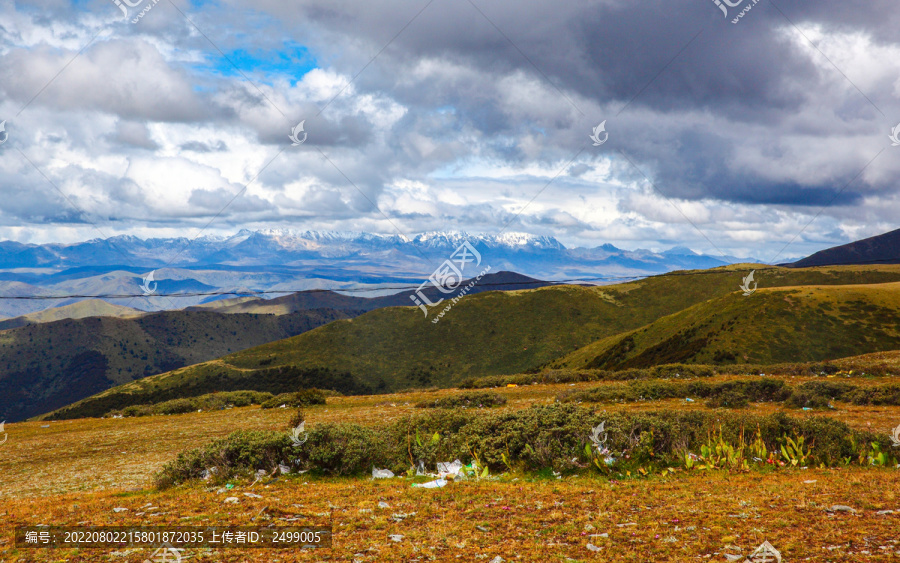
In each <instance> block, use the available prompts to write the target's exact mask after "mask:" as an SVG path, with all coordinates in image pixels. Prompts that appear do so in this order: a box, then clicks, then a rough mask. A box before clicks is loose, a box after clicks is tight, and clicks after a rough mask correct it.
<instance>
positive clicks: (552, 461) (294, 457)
mask: <svg viewBox="0 0 900 563" xmlns="http://www.w3.org/2000/svg"><path fill="white" fill-rule="evenodd" d="M734 392H736V391H735V389H734V388H732V389H730V390H729V392H728V393H734ZM728 393H723V394H720V395H717V396H716V397H717V398H718V399H720V400H721V401H722V402H723V404H727V406H733V402H738V401H740V399H741V398H742V397H736V398H734V399H732V398H731V397H730V396H729V395H728ZM601 422H602V423H604V424H605V432H604V434H605V436H606V439H605V442H604V446H605V448H606V449H607V450H608V452H607V453H605V454H604V455H606V456H608V459H609V460H610V461H609V462H608V463H609V464H610V466H609V467H607V466H606V465H604V464H600V465H595V463H596V459H594V455H595V454H596V453H597V452H596V449H595V448H594V446H593V444H592V443H591V441H590V434H591V428H593V427H595V426H597V425H599V424H600V423H601ZM757 429H758V432H759V440H760V442H761V443H762V444H763V445H764V447H765V448H766V450H767V451H768V452H776V451H779V450H780V447H781V446H782V445H785V444H786V441H787V437H792V438H798V437H803V438H804V441H805V444H808V445H809V446H810V447H811V457H810V459H809V460H808V461H807V463H808V464H809V465H818V464H824V465H826V466H833V465H838V464H840V463H843V462H846V460H848V459H852V460H860V459H862V460H863V461H862V462H861V463H866V461H865V460H866V452H868V451H869V450H868V446H869V445H870V444H871V443H872V442H876V443H878V444H879V445H880V446H879V447H880V449H881V451H891V448H890V443H889V440H888V438H887V436H881V435H874V434H872V433H870V432H864V431H857V430H853V429H851V428H850V427H848V426H847V425H846V424H844V423H842V422H839V421H836V420H833V419H830V418H826V417H810V418H806V419H793V418H789V417H787V416H786V415H785V414H783V413H776V414H774V415H768V416H758V415H752V414H747V413H739V412H722V411H719V412H704V411H689V412H683V411H661V412H640V413H630V412H618V413H613V414H603V415H600V414H595V413H594V412H593V410H592V409H587V408H583V407H580V406H577V405H574V404H571V403H567V404H554V405H549V406H534V407H531V408H527V409H522V410H519V411H512V412H509V411H507V412H491V411H483V412H478V413H472V412H471V411H465V410H462V409H435V410H431V411H426V412H423V413H420V414H415V415H409V416H407V417H404V418H403V419H400V420H398V421H396V422H394V423H392V424H390V425H387V426H384V427H381V428H373V427H369V426H362V425H359V424H319V425H315V426H314V427H313V428H311V429H308V433H307V440H306V442H305V443H304V444H303V445H302V446H300V447H294V445H293V443H292V442H291V440H290V434H289V433H288V432H262V431H253V432H246V431H241V432H235V433H233V434H231V435H229V436H228V437H226V438H223V439H220V440H216V441H214V442H212V443H211V444H209V445H207V446H205V447H202V448H197V449H195V450H191V451H188V452H184V453H182V454H179V456H178V457H177V458H176V459H175V460H174V461H172V462H170V463H168V464H166V466H164V468H163V469H162V470H161V471H160V473H159V474H157V477H156V483H157V485H158V486H160V487H165V486H171V485H174V484H178V483H181V482H184V481H186V480H188V479H195V478H197V477H199V476H200V475H201V474H202V472H203V470H204V469H208V468H211V467H216V468H217V469H218V471H217V472H216V475H217V476H218V477H219V478H228V477H229V476H233V475H238V474H249V473H250V472H252V471H255V470H257V469H265V470H267V471H269V470H272V469H274V467H275V465H276V464H278V463H286V464H290V465H292V466H295V467H298V468H299V467H303V468H307V469H312V470H315V471H318V472H322V473H326V474H330V475H353V474H361V473H368V472H369V471H370V470H371V468H372V466H373V465H374V466H377V467H379V468H384V467H386V468H388V469H391V470H392V471H394V472H395V473H399V472H401V471H404V470H406V469H408V468H409V467H410V466H413V465H416V464H417V463H418V462H419V461H420V460H421V461H423V462H424V463H425V464H426V465H427V466H429V467H433V466H434V463H435V462H437V461H448V460H452V459H456V458H458V459H460V460H463V461H465V462H468V461H471V460H474V459H476V458H477V459H478V460H480V463H482V464H486V465H487V466H488V467H490V468H491V469H492V470H495V471H502V470H505V469H506V468H508V467H516V468H520V469H522V470H529V471H541V470H548V469H553V470H556V471H574V470H584V469H586V468H588V467H595V466H597V467H600V469H601V470H603V471H605V472H616V473H621V472H624V470H626V469H629V468H630V469H634V470H637V469H639V468H640V469H642V470H643V469H644V468H645V467H649V468H650V469H654V467H656V468H662V467H671V466H680V465H681V464H682V463H683V460H684V454H685V452H689V451H695V452H698V451H700V447H701V446H702V445H704V444H707V443H708V442H709V438H710V436H716V437H717V439H721V440H724V441H727V442H728V443H730V444H737V443H739V442H740V441H741V440H742V439H743V440H744V443H749V442H751V441H753V440H754V439H755V436H756V432H757ZM719 437H721V438H719ZM648 464H649V465H648Z"/></svg>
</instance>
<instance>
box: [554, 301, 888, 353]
mask: <svg viewBox="0 0 900 563" xmlns="http://www.w3.org/2000/svg"><path fill="white" fill-rule="evenodd" d="M898 314H900V283H885V284H872V285H843V286H798V287H786V288H777V289H776V288H773V289H760V290H758V291H757V292H756V293H754V294H753V295H751V296H749V297H745V296H743V295H742V294H740V293H735V294H730V295H726V296H723V297H719V298H716V299H712V300H710V301H706V302H704V303H700V304H697V305H695V306H693V307H690V308H688V309H686V310H684V311H681V312H679V313H676V314H674V315H670V316H667V317H663V318H661V319H658V320H656V321H654V322H652V323H650V324H648V325H647V326H644V327H642V328H640V329H637V330H634V331H630V332H627V333H625V334H620V335H616V336H612V337H608V338H605V339H602V340H599V341H597V342H594V343H592V344H589V345H588V346H585V347H584V348H582V349H580V350H577V351H575V352H573V353H571V354H569V355H567V356H566V357H565V358H562V359H560V360H558V361H556V362H554V367H570V368H597V369H625V368H642V367H650V366H654V365H658V364H665V363H706V364H720V365H722V364H726V365H727V364H730V363H731V364H733V363H752V364H772V363H778V362H808V361H820V360H826V359H834V358H840V357H845V356H851V355H854V354H862V353H870V352H878V351H884V350H892V349H898V348H900V324H898V323H897V320H896V319H897V316H898Z"/></svg>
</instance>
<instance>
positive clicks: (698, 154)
mask: <svg viewBox="0 0 900 563" xmlns="http://www.w3.org/2000/svg"><path fill="white" fill-rule="evenodd" d="M753 2H754V0H728V2H727V3H723V2H718V3H717V2H716V0H674V1H672V0H670V1H666V2H663V1H661V0H645V1H641V2H634V1H628V0H556V1H554V2H524V3H523V2H511V1H494V2H484V1H483V0H430V1H429V0H415V1H413V0H388V1H382V0H373V1H369V2H359V1H357V2H349V1H345V0H327V1H326V0H321V1H320V0H298V1H293V2H290V3H286V2H283V1H280V0H278V1H276V0H253V1H252V2H251V1H244V0H226V1H219V2H214V1H212V2H207V1H200V2H187V1H185V0H171V1H170V0H158V1H157V2H156V3H154V0H142V1H141V0H127V1H126V0H118V4H117V3H116V0H79V1H76V2H66V1H62V0H40V1H35V2H28V1H16V2H12V1H10V0H0V121H2V120H5V124H4V127H5V131H4V132H2V133H0V141H3V142H2V144H0V239H8V240H15V241H19V242H30V243H43V242H75V241H82V240H87V239H92V238H97V237H104V238H105V237H108V236H115V235H122V234H129V235H136V236H140V237H170V236H186V237H194V236H200V235H228V234H233V233H234V232H236V231H237V230H239V229H241V228H248V229H268V228H291V229H298V230H336V231H369V232H374V233H383V234H395V233H400V234H405V235H407V236H412V235H414V234H416V233H421V232H427V231H447V230H452V231H466V232H471V233H499V232H525V233H531V234H535V235H546V236H553V237H556V238H557V239H558V240H560V241H561V242H562V243H563V244H565V245H566V246H570V247H574V246H586V247H594V246H599V245H601V244H604V243H612V244H614V245H616V246H618V247H621V248H626V249H634V248H650V249H654V250H661V249H666V248H669V247H672V246H676V245H678V246H687V247H689V248H692V249H693V250H695V251H697V252H701V253H704V254H710V255H717V254H728V255H733V256H753V257H756V258H758V259H760V260H762V261H765V262H779V261H784V260H786V259H788V258H792V257H793V258H796V257H801V256H805V255H807V254H810V253H812V252H814V251H817V250H820V249H822V248H827V247H830V246H834V245H836V244H843V243H846V242H849V241H852V240H856V239H860V238H864V237H868V236H873V235H877V234H880V233H883V232H886V231H890V230H893V229H895V228H898V225H897V222H898V221H897V219H896V218H897V217H900V196H898V193H897V190H896V186H897V177H898V172H900V146H893V145H894V142H893V141H892V140H891V138H890V136H891V134H892V131H893V130H894V128H895V127H897V124H898V122H900V72H898V71H900V35H898V34H897V33H896V30H897V29H900V8H898V6H897V4H896V0H866V1H862V0H818V1H817V2H814V3H810V2H801V1H799V0H793V1H789V0H774V1H772V0H759V1H758V2H757V3H756V4H754V3H753ZM729 3H730V4H736V6H734V7H731V6H728V5H727V4H729ZM130 4H134V5H135V6H133V7H132V6H130ZM739 14H740V15H739ZM301 121H302V127H303V129H302V132H301V131H300V130H299V129H297V130H296V131H297V135H296V137H295V138H296V139H297V141H302V143H299V144H296V143H294V142H293V141H292V139H291V138H290V135H291V134H292V132H293V131H294V130H295V128H296V127H297V125H298V124H299V123H300V122H301ZM601 124H602V126H603V127H602V130H598V133H597V134H596V136H595V139H596V140H597V141H602V142H595V141H594V140H592V139H591V138H590V136H591V135H592V134H594V130H595V128H596V127H598V125H601ZM897 144H898V145H900V140H898V142H897Z"/></svg>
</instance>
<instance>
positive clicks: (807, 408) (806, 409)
mask: <svg viewBox="0 0 900 563" xmlns="http://www.w3.org/2000/svg"><path fill="white" fill-rule="evenodd" d="M803 410H805V411H811V410H812V409H811V408H809V407H803Z"/></svg>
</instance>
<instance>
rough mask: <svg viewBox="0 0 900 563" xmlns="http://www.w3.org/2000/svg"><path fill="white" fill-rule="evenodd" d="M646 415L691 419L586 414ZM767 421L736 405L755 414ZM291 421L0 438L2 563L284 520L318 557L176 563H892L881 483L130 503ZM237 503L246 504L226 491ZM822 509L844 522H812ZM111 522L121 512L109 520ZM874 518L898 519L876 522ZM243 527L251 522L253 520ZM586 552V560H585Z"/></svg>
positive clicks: (377, 412) (651, 483) (278, 493)
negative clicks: (160, 530)
mask: <svg viewBox="0 0 900 563" xmlns="http://www.w3.org/2000/svg"><path fill="white" fill-rule="evenodd" d="M716 379H718V378H716ZM800 381H802V378H795V379H794V382H800ZM854 382H856V383H859V384H863V383H864V382H867V380H854ZM876 382H877V381H876ZM594 385H597V383H581V384H577V385H575V387H592V386H594ZM569 388H571V386H569V385H534V386H523V387H516V388H503V389H498V390H497V391H498V392H500V393H503V394H505V395H507V397H508V399H509V403H508V404H507V405H506V406H505V407H503V408H504V409H518V408H524V407H527V406H529V405H531V404H534V403H548V402H552V401H553V400H554V397H555V396H556V394H557V393H559V392H560V391H562V390H564V389H569ZM455 392H456V391H454V390H442V391H435V392H411V393H401V394H394V395H383V396H367V397H337V398H330V399H329V404H328V405H325V406H319V407H314V408H310V409H307V421H308V423H309V424H316V423H319V422H326V421H332V422H337V421H354V422H361V423H365V424H384V423H386V422H387V421H390V420H394V419H396V418H398V417H400V416H403V415H404V414H407V413H409V412H412V411H416V410H418V409H415V407H414V406H413V405H414V404H415V403H416V402H417V401H419V400H422V399H424V398H434V397H437V396H444V395H448V394H452V393H455ZM659 408H678V409H703V408H704V407H703V406H702V404H701V403H699V402H698V403H685V402H684V401H680V400H669V401H659V402H645V403H640V404H629V405H619V404H616V405H603V406H599V410H603V409H606V410H609V411H613V410H622V409H631V410H636V409H640V410H648V409H659ZM777 408H778V407H776V406H772V405H753V406H752V407H751V409H752V410H753V411H754V412H759V413H764V412H770V411H772V410H777ZM792 414H795V415H798V416H806V415H809V414H811V413H804V412H803V411H800V412H797V411H792ZM289 416H290V412H289V411H287V410H284V409H272V410H261V409H259V408H257V407H247V408H240V409H230V410H224V411H215V412H203V413H191V414H185V415H175V416H154V417H143V418H130V419H128V418H125V419H105V420H99V419H86V420H72V421H63V422H50V423H47V422H28V423H18V424H10V425H7V426H6V432H7V434H8V440H7V442H6V443H5V444H3V445H2V446H0V475H2V487H0V516H3V518H2V524H0V559H2V560H3V561H144V559H146V558H147V557H148V556H149V553H150V551H151V550H146V549H143V550H131V551H128V550H123V551H122V552H120V553H118V554H116V555H113V554H112V551H111V550H96V549H95V550H55V551H50V550H29V551H26V550H16V549H15V548H14V547H13V546H12V545H11V538H12V529H13V527H14V526H15V525H25V524H28V525H36V524H57V525H76V524H79V523H81V524H82V525H87V524H94V525H126V524H127V525H163V524H167V525H226V524H228V525H256V524H264V525H269V524H274V525H278V524H283V525H287V523H288V522H286V521H285V519H287V518H295V517H300V518H303V519H304V521H303V522H304V523H311V524H328V523H329V522H333V525H334V546H333V549H332V550H321V551H317V552H303V551H299V550H287V551H284V550H282V551H276V550H224V549H221V550H190V551H188V552H186V553H185V555H186V556H190V559H187V560H188V561H227V562H237V561H284V562H287V561H320V560H333V561H352V560H358V561H365V562H369V561H391V562H393V561H467V562H470V561H476V562H477V561H484V562H485V563H487V562H489V561H491V560H492V559H493V558H494V557H496V556H498V555H499V556H501V557H502V558H503V559H504V560H506V561H541V562H543V561H566V560H567V558H570V559H573V560H576V561H622V562H626V561H628V562H640V563H646V562H650V561H653V562H657V561H689V560H708V561H726V559H725V557H724V553H725V551H724V550H725V548H726V546H728V545H735V546H738V547H740V548H741V549H742V550H743V553H744V554H747V553H748V552H749V551H750V549H751V548H754V547H756V546H757V545H758V544H760V543H761V542H762V541H763V540H766V539H767V540H769V541H770V542H771V543H772V544H773V545H775V547H777V548H778V549H779V550H781V552H782V554H783V555H784V557H785V561H786V562H793V561H803V560H807V561H816V562H819V561H821V562H826V561H835V562H837V561H900V532H898V529H900V527H898V524H900V498H898V493H900V486H898V485H897V479H898V472H897V471H896V470H894V469H874V468H860V467H850V468H841V469H828V470H820V469H808V470H779V471H777V472H766V473H762V472H751V473H747V474H728V473H724V472H712V473H697V472H695V473H684V472H676V473H675V474H674V475H671V476H667V477H662V476H658V475H656V476H652V477H650V478H640V479H631V478H625V479H620V480H618V481H608V480H606V479H601V478H591V477H574V478H565V479H562V480H556V479H552V478H551V479H540V478H537V477H535V476H528V475H518V476H512V475H508V476H504V477H501V478H499V479H498V480H487V481H468V482H458V483H451V484H450V485H448V486H447V487H445V488H443V489H436V490H424V489H417V488H412V487H411V486H410V485H411V483H410V481H409V480H407V479H404V478H397V479H391V480H383V481H373V480H371V479H321V478H309V477H307V476H299V477H290V478H286V477H282V478H280V479H278V480H276V481H274V482H270V483H268V484H266V483H265V482H263V483H257V484H256V485H254V486H253V488H252V489H251V488H249V487H250V484H249V483H236V487H235V488H234V489H232V490H231V491H229V492H228V493H227V494H225V493H222V494H219V493H217V489H216V488H215V487H211V488H210V487H206V486H205V485H204V484H202V483H198V484H193V485H189V486H186V487H182V488H177V489H174V490H170V491H164V492H159V491H153V490H150V489H149V488H146V487H147V486H148V479H149V477H150V475H152V473H153V472H154V471H156V470H157V469H159V467H161V466H162V464H163V463H165V462H166V461H168V460H170V459H172V458H173V457H174V456H175V455H176V454H177V453H178V452H179V451H182V450H184V449H187V448H191V447H195V446H200V445H202V444H204V443H206V442H208V441H209V440H210V439H212V438H215V437H220V436H224V435H226V434H228V433H230V432H232V431H234V430H237V429H266V428H267V429H284V428H285V427H286V421H287V419H288V418H289ZM829 416H834V417H836V418H839V419H841V420H844V421H846V422H848V423H849V424H851V425H853V426H858V427H868V428H871V429H875V430H878V431H882V430H883V431H885V432H886V431H888V429H889V428H891V427H892V426H896V425H897V424H898V423H900V407H851V406H846V405H839V409H838V410H837V411H831V412H830V413H829ZM48 424H49V427H47V428H43V427H42V426H43V425H48ZM810 481H812V482H810ZM249 491H253V492H254V493H256V494H259V495H261V496H262V498H251V497H247V496H245V495H243V494H242V493H244V492H249ZM229 495H231V496H237V497H238V498H239V499H240V501H239V503H238V504H236V505H234V504H223V500H224V498H225V497H226V496H229ZM379 501H384V502H387V503H388V504H389V505H390V506H389V508H379V506H378V503H379ZM148 503H149V506H155V507H158V508H157V509H155V510H153V511H151V512H147V510H146V509H142V508H141V507H147V506H148ZM835 504H841V505H848V506H851V507H853V508H854V509H855V510H856V511H857V512H856V513H845V512H838V513H834V514H832V513H828V512H826V511H825V508H827V507H830V506H831V505H835ZM115 507H123V508H128V511H125V512H120V513H116V512H113V510H112V509H113V508H115ZM264 509H265V510H264ZM883 510H895V511H897V512H896V513H894V514H877V512H878V511H883ZM257 515H260V517H259V519H258V520H256V521H253V520H252V518H253V517H255V516H257ZM395 515H397V516H396V517H395ZM403 515H406V516H405V517H403ZM332 517H333V521H332V520H331V518H332ZM292 523H296V522H292ZM479 526H480V527H481V528H479ZM484 530H487V531H484ZM392 534H400V535H402V536H403V539H402V540H401V541H399V542H394V541H392V540H391V539H390V538H389V536H390V535H392ZM599 534H607V535H608V537H601V536H599ZM588 543H591V544H592V545H595V546H597V547H599V548H600V551H597V552H592V551H589V550H588V548H587V544H588Z"/></svg>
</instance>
